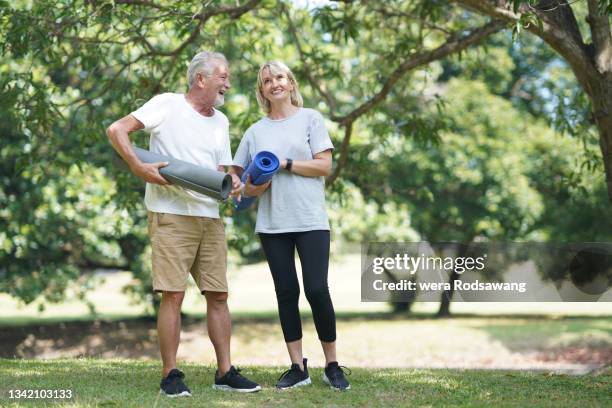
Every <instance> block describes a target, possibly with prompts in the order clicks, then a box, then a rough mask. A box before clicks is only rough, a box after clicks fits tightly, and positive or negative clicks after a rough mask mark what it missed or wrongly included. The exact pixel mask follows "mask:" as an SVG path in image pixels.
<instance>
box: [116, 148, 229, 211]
mask: <svg viewBox="0 0 612 408" xmlns="http://www.w3.org/2000/svg"><path fill="white" fill-rule="evenodd" d="M132 147H133V149H134V153H136V156H138V158H139V159H140V160H141V161H142V162H144V163H157V162H168V165H167V166H165V167H162V168H160V169H159V174H161V175H162V177H163V178H165V179H166V180H168V182H169V183H171V184H176V185H178V186H181V187H184V188H187V189H189V190H193V191H195V192H198V193H201V194H205V195H207V196H208V197H211V198H214V199H215V200H225V199H226V198H227V197H228V196H229V194H230V192H231V191H232V177H231V176H230V175H229V174H225V173H222V172H220V171H216V170H211V169H206V168H204V167H201V166H197V165H195V164H193V163H188V162H184V161H182V160H178V159H175V158H174V157H169V156H164V155H161V154H158V153H154V152H150V151H148V150H144V149H141V148H139V147H136V146H132ZM115 160H116V163H117V164H118V165H119V166H121V167H123V168H125V169H127V170H129V168H128V166H127V163H125V161H124V160H123V159H122V158H121V156H119V155H118V154H117V153H116V152H115Z"/></svg>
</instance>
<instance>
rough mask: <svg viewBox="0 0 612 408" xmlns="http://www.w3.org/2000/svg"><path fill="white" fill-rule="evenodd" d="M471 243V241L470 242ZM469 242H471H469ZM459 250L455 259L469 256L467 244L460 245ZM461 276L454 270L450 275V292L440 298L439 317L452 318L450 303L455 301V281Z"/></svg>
mask: <svg viewBox="0 0 612 408" xmlns="http://www.w3.org/2000/svg"><path fill="white" fill-rule="evenodd" d="M470 241H471V240H470ZM468 242H469V241H468ZM457 245H458V247H459V250H458V251H457V253H456V255H455V258H459V257H462V258H463V257H465V255H466V254H467V248H468V246H467V244H463V243H459V244H457ZM458 278H459V274H458V273H457V272H456V271H455V270H453V272H452V273H451V274H450V278H449V279H448V283H449V284H450V290H445V291H444V293H442V296H441V298H440V308H439V309H438V313H437V314H436V316H437V317H448V316H450V303H451V301H452V300H453V293H454V292H455V281H456V280H458Z"/></svg>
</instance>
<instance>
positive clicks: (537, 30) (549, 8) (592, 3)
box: [452, 0, 612, 202]
mask: <svg viewBox="0 0 612 408" xmlns="http://www.w3.org/2000/svg"><path fill="white" fill-rule="evenodd" d="M452 1H453V2H455V3H457V4H460V5H461V6H462V7H464V8H466V9H468V10H471V11H474V12H476V13H479V14H483V15H487V16H491V17H493V18H497V19H501V20H504V21H509V22H513V23H519V24H523V23H522V22H521V20H520V19H521V16H523V15H528V14H532V13H533V14H535V15H536V16H537V17H538V18H539V19H540V21H541V23H542V24H541V26H540V25H536V24H529V25H527V26H526V30H527V31H529V32H531V33H532V34H534V35H536V36H538V37H540V38H541V39H542V40H544V41H545V42H546V43H547V44H548V45H549V46H550V47H551V48H553V49H554V50H555V51H557V52H558V53H559V55H560V56H561V57H563V58H564V59H565V61H566V62H567V63H568V64H569V66H570V67H571V69H572V71H573V72H574V75H575V76H576V79H577V81H578V83H579V84H580V86H581V87H582V89H583V90H584V91H585V92H586V94H587V95H588V96H589V100H590V102H591V109H592V113H593V121H594V123H595V125H596V126H597V129H598V131H599V146H600V148H601V153H602V156H603V164H604V171H605V175H606V186H607V189H608V198H609V200H610V202H612V35H611V32H610V20H609V16H608V14H607V11H606V9H605V7H600V6H601V2H602V1H603V0H599V1H598V0H588V1H587V7H588V16H587V22H588V24H589V26H590V28H591V41H592V42H591V43H590V44H585V42H584V40H583V36H582V33H581V32H580V28H579V26H578V24H577V20H576V16H575V15H574V12H573V10H572V7H571V3H570V2H567V1H563V0H541V1H540V2H538V4H537V5H536V6H535V7H533V6H530V5H529V4H527V2H522V4H520V5H519V7H518V9H517V12H514V11H513V7H512V6H513V4H514V3H515V2H517V1H518V0H452Z"/></svg>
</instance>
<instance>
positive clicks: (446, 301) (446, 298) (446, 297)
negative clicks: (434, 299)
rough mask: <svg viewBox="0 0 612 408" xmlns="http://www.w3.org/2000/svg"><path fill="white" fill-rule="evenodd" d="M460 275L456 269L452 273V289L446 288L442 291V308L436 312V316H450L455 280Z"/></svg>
mask: <svg viewBox="0 0 612 408" xmlns="http://www.w3.org/2000/svg"><path fill="white" fill-rule="evenodd" d="M458 277H459V274H458V273H457V272H455V271H453V273H451V275H450V278H449V280H448V283H450V285H451V288H450V290H445V291H444V293H442V297H441V298H440V308H439V309H438V313H436V317H448V316H450V304H451V300H452V299H453V293H454V292H455V288H454V285H455V281H456V280H457V278H458Z"/></svg>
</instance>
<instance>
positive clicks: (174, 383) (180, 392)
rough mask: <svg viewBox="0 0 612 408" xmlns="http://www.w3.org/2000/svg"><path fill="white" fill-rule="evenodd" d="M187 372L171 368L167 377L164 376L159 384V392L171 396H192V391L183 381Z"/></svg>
mask: <svg viewBox="0 0 612 408" xmlns="http://www.w3.org/2000/svg"><path fill="white" fill-rule="evenodd" d="M183 378H185V374H183V372H182V371H180V370H177V369H176V368H173V369H172V370H170V372H169V373H168V375H167V376H166V378H162V380H161V383H160V384H159V392H160V393H161V394H165V395H167V396H168V397H170V398H174V397H191V391H189V388H187V386H186V385H185V383H184V382H183Z"/></svg>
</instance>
